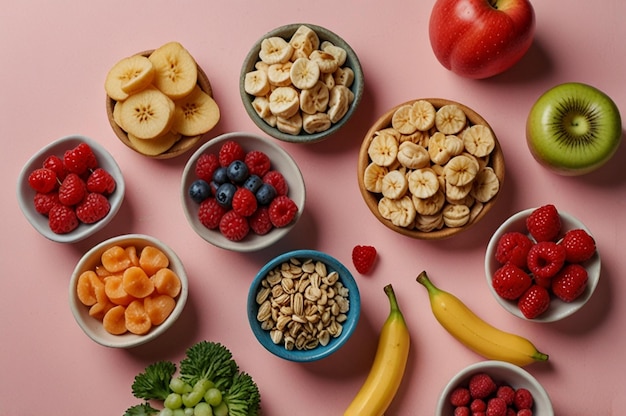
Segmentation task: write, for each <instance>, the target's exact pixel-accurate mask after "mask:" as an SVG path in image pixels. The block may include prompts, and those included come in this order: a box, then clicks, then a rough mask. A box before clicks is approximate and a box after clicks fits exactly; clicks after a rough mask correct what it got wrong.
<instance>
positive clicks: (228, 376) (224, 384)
mask: <svg viewBox="0 0 626 416" xmlns="http://www.w3.org/2000/svg"><path fill="white" fill-rule="evenodd" d="M238 370H239V367H238V366H237V363H236V362H235V360H233V359H232V353H231V352H230V351H229V350H228V349H227V348H226V347H224V346H223V345H222V344H219V343H216V342H209V341H201V342H198V343H197V344H194V345H192V346H191V347H189V349H187V352H186V357H185V358H184V359H183V360H182V361H181V362H180V378H181V379H182V380H184V381H185V382H187V383H189V384H190V385H192V386H193V385H195V384H196V383H197V382H198V381H200V380H208V381H211V382H212V383H213V384H214V385H215V387H217V388H218V389H220V390H223V391H225V390H227V389H228V387H230V384H231V383H232V380H233V376H234V375H235V374H236V373H237V371H238Z"/></svg>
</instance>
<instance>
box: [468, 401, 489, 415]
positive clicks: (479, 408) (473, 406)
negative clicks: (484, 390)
mask: <svg viewBox="0 0 626 416" xmlns="http://www.w3.org/2000/svg"><path fill="white" fill-rule="evenodd" d="M470 410H471V411H472V416H476V415H477V414H482V415H484V414H485V411H486V410H487V403H485V401H484V400H483V399H474V400H472V403H470Z"/></svg>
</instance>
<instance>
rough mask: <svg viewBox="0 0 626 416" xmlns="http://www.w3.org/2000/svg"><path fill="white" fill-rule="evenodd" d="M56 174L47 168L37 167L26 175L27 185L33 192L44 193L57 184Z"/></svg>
mask: <svg viewBox="0 0 626 416" xmlns="http://www.w3.org/2000/svg"><path fill="white" fill-rule="evenodd" d="M57 183H58V182H57V174H56V173H55V172H54V171H53V170H52V169H48V168H38V169H35V170H34V171H32V172H31V173H30V174H29V175H28V185H29V186H30V187H31V189H33V190H34V191H35V192H41V193H43V194H46V193H48V192H50V191H52V190H53V189H55V188H56V186H57Z"/></svg>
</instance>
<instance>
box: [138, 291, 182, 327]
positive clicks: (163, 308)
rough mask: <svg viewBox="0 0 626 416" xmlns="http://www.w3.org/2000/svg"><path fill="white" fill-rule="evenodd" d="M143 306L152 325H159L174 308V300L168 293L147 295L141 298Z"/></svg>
mask: <svg viewBox="0 0 626 416" xmlns="http://www.w3.org/2000/svg"><path fill="white" fill-rule="evenodd" d="M143 306H144V309H145V310H146V313H147V314H148V316H149V317H150V321H151V322H152V325H161V324H162V323H163V322H164V321H165V320H166V319H167V317H168V316H170V314H171V313H172V311H173V310H174V307H175V306H176V301H175V300H174V298H173V297H171V296H169V295H155V296H148V297H147V298H145V299H144V300H143Z"/></svg>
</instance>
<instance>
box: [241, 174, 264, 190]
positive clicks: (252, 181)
mask: <svg viewBox="0 0 626 416" xmlns="http://www.w3.org/2000/svg"><path fill="white" fill-rule="evenodd" d="M261 185H263V180H262V179H261V177H259V175H250V176H248V179H246V181H245V182H244V183H243V187H244V188H246V189H249V190H250V191H251V192H252V193H255V192H256V191H258V190H259V188H260V187H261Z"/></svg>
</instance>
